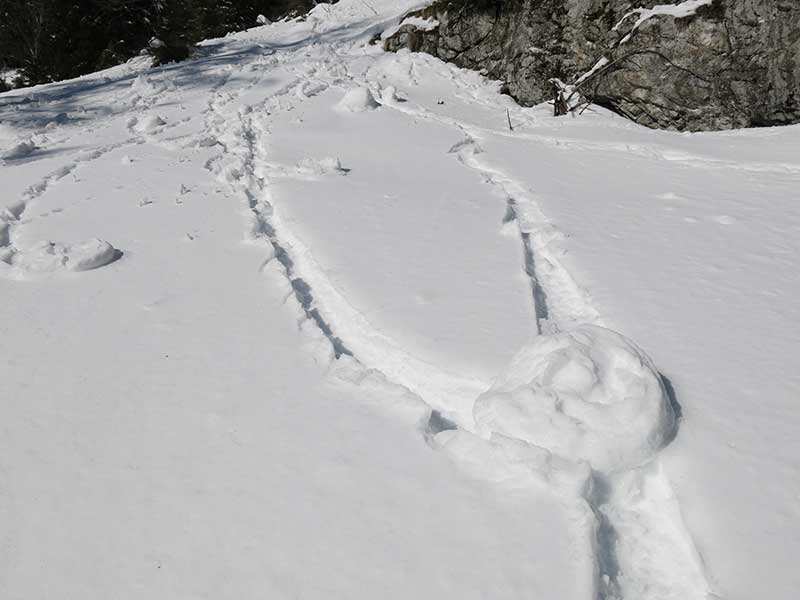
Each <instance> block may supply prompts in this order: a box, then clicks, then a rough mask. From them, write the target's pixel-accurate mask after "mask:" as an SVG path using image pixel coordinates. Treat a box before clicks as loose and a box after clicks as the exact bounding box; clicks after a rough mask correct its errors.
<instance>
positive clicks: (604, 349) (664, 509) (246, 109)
mask: <svg viewBox="0 0 800 600" xmlns="http://www.w3.org/2000/svg"><path fill="white" fill-rule="evenodd" d="M354 39H355V40H358V41H357V42H356V43H352V42H351V44H352V45H350V44H347V43H342V42H338V43H334V42H333V41H331V42H330V43H329V46H327V47H326V44H328V42H326V40H325V34H319V37H318V38H317V39H316V43H315V45H314V50H315V52H316V53H317V55H316V56H315V60H314V62H313V64H314V66H313V67H312V68H311V69H308V68H307V67H306V66H305V64H306V63H302V64H299V65H294V64H292V58H291V55H290V58H284V57H283V56H282V55H281V54H280V51H278V50H277V49H276V50H273V51H272V52H271V54H270V55H269V56H270V57H273V59H272V61H271V62H270V66H271V67H273V68H283V69H285V70H286V71H287V73H292V72H293V69H297V68H298V67H300V68H301V71H300V72H298V73H297V76H296V77H294V76H292V77H291V78H290V81H289V83H288V84H287V85H284V86H282V87H281V88H280V89H279V90H277V91H276V92H275V93H273V94H271V95H269V96H268V97H266V98H264V99H262V100H260V101H258V102H256V103H252V104H251V103H249V102H248V101H242V98H245V97H246V96H247V91H246V90H245V91H244V92H242V93H241V94H239V93H237V92H232V93H231V94H230V96H229V97H228V99H227V101H226V102H223V103H219V102H215V101H212V102H210V103H209V107H210V115H211V118H210V119H209V135H210V136H211V138H212V139H215V140H217V143H219V144H221V145H222V146H223V147H224V149H225V152H224V153H223V154H222V155H220V156H219V157H218V159H217V160H215V161H213V162H211V163H210V164H209V167H208V168H209V169H210V170H212V172H214V173H215V174H216V175H217V176H218V177H219V178H220V179H221V180H223V181H225V182H227V183H228V184H229V185H230V186H231V188H232V189H233V190H234V191H236V192H237V193H238V194H239V195H240V196H241V197H242V198H243V199H244V204H245V206H246V208H247V210H248V211H249V219H250V221H251V225H250V235H251V237H252V239H254V240H256V241H257V240H264V241H266V242H268V245H269V248H270V253H271V258H270V259H268V261H269V260H274V261H276V262H277V263H278V264H279V265H280V270H281V271H282V274H283V277H284V278H285V279H286V281H287V282H288V284H289V286H290V288H291V293H292V295H293V297H294V298H295V300H296V301H297V302H298V303H299V304H300V306H301V307H302V309H303V311H304V313H305V315H306V317H307V318H308V319H309V320H311V321H312V322H313V323H314V324H315V325H316V326H317V327H318V328H319V330H320V331H321V332H322V334H323V335H324V337H325V338H327V340H328V341H329V342H330V344H331V348H332V351H333V354H334V356H335V358H336V359H340V358H343V359H345V360H346V362H347V363H348V365H349V366H348V367H347V368H346V369H345V370H344V371H342V370H341V369H337V368H334V369H333V371H332V373H334V374H335V373H337V372H340V373H341V372H344V373H345V374H346V375H344V376H345V377H348V378H353V375H352V373H353V371H352V369H353V368H355V370H356V371H364V372H367V371H369V372H378V373H380V374H381V376H382V377H385V378H386V380H387V381H389V382H393V383H395V384H398V385H400V386H402V387H403V388H406V389H407V390H409V391H410V392H411V393H413V394H414V395H415V396H416V397H417V398H418V399H419V400H420V401H421V402H423V403H425V404H426V405H427V406H428V407H429V408H430V411H431V412H430V419H429V422H428V425H427V427H426V429H425V435H426V437H427V438H428V440H429V443H430V444H431V445H432V446H433V447H434V448H439V449H441V450H443V451H445V452H448V453H450V454H451V455H453V457H454V459H455V460H456V464H459V463H463V464H464V465H466V467H467V468H474V469H475V470H476V472H477V473H478V474H479V475H480V476H485V477H489V478H490V479H491V478H494V477H497V476H498V472H499V473H501V476H500V477H499V478H500V479H501V480H504V481H508V480H509V479H510V480H512V483H511V485H512V487H513V486H517V485H522V486H527V485H545V486H552V487H553V488H555V489H558V490H560V493H564V494H565V498H567V502H570V503H572V504H573V505H574V508H573V510H574V511H575V514H576V517H575V518H576V522H577V523H581V522H582V523H583V525H581V527H584V528H586V531H587V535H586V538H585V542H586V543H587V544H588V545H589V546H590V547H591V553H592V554H593V559H592V561H593V563H594V566H593V570H594V575H593V577H594V579H595V583H594V591H593V592H592V593H591V596H593V597H596V598H599V599H603V600H618V599H619V600H646V599H653V600H656V599H669V598H675V599H681V600H693V599H702V598H708V597H710V594H711V592H710V588H709V584H708V581H707V578H706V576H705V573H704V567H703V564H702V560H701V559H700V557H699V555H698V553H697V551H696V549H695V548H694V545H693V543H692V540H691V537H690V535H689V533H688V532H687V531H686V528H685V526H684V525H683V521H682V516H681V512H680V506H679V504H678V501H677V499H676V497H675V495H674V493H673V492H672V489H671V487H670V484H669V481H668V479H667V476H666V474H665V473H664V472H663V470H662V469H661V467H660V465H659V462H658V457H657V452H658V450H659V449H660V447H661V446H662V445H663V444H666V443H668V442H669V441H670V440H671V439H672V437H673V436H674V433H675V428H677V420H676V419H677V418H676V415H675V414H674V413H673V407H672V404H671V402H670V398H669V396H668V393H667V390H666V389H665V387H664V382H663V381H662V379H661V376H660V375H659V374H658V373H657V371H655V368H654V367H652V365H651V364H649V359H647V358H646V357H645V356H644V354H643V353H641V351H640V350H638V348H636V347H635V346H633V345H632V344H630V343H629V342H628V341H626V340H624V338H622V337H621V336H618V335H617V334H614V333H612V332H608V331H607V330H605V329H603V328H602V327H599V326H600V325H601V324H602V321H601V319H600V317H599V315H598V313H597V311H596V310H595V309H594V308H593V307H592V305H591V303H590V301H589V300H588V296H587V294H586V293H585V292H584V291H583V290H582V289H581V288H580V286H579V285H578V284H577V283H576V282H575V281H574V279H573V278H572V277H571V275H570V274H569V272H568V271H567V270H566V269H565V268H564V267H563V266H562V265H561V264H560V261H559V258H558V249H557V244H555V245H554V244H553V243H552V242H553V240H558V239H559V237H560V234H559V232H558V231H557V230H556V229H555V228H554V227H552V226H551V225H550V224H549V223H548V222H547V220H546V218H545V217H544V215H543V214H542V213H541V211H540V210H539V207H538V206H537V204H536V201H535V198H533V197H532V195H531V194H530V192H528V191H527V190H526V189H525V186H524V185H523V184H521V183H518V182H516V181H514V179H513V178H512V177H509V176H508V175H506V174H504V173H503V172H502V171H500V170H497V169H495V168H493V167H492V166H490V164H489V163H487V162H484V160H483V156H484V150H483V149H482V147H481V145H480V142H479V140H480V137H481V135H482V133H483V131H482V130H481V128H480V127H477V126H471V125H469V124H468V123H467V122H465V121H459V120H456V119H454V118H452V117H443V116H437V115H435V114H434V113H431V112H429V111H426V110H424V109H421V108H420V109H417V108H414V105H413V103H411V102H405V101H402V100H399V99H398V98H396V97H395V90H394V88H393V87H392V88H389V89H388V90H387V89H386V86H385V81H381V80H379V78H377V77H375V76H374V75H375V72H376V71H378V70H379V69H378V68H376V67H373V68H372V70H370V69H368V70H367V71H366V72H362V74H361V75H360V76H355V75H352V74H351V72H352V71H358V68H357V67H356V68H351V65H350V64H349V62H350V61H353V62H357V61H359V60H363V57H362V56H360V55H359V53H358V51H357V47H358V45H359V43H360V40H363V35H361V36H354ZM284 52H285V53H286V54H288V51H284ZM404 60H406V61H408V62H409V63H410V64H411V66H412V69H413V68H419V67H414V62H415V59H414V58H413V57H408V56H407V57H404ZM302 69H305V72H303V70H302ZM453 81H454V83H456V84H458V83H459V82H458V80H457V79H454V80H453ZM224 86H225V83H223V84H221V87H224ZM354 89H355V90H357V89H362V90H364V91H365V94H366V96H365V97H369V98H372V96H373V95H374V96H375V97H377V98H378V99H379V101H378V102H375V103H374V105H372V101H371V100H370V101H369V102H365V105H364V107H363V110H365V111H371V110H375V109H379V110H382V111H386V110H395V111H397V112H399V113H400V114H402V115H405V116H406V117H408V118H413V119H417V120H423V121H424V120H429V121H431V122H435V123H437V124H439V125H444V126H445V127H449V128H450V129H452V130H453V133H454V134H456V135H460V136H462V137H463V139H462V141H460V142H458V143H456V144H455V145H454V146H453V147H452V148H450V149H449V151H448V152H449V154H451V155H452V156H453V157H455V158H456V159H457V161H458V162H459V163H460V164H461V165H463V167H465V168H466V169H468V170H469V171H472V173H473V176H476V183H477V184H478V185H481V181H482V183H483V184H486V185H487V186H488V187H486V188H485V189H486V190H487V191H488V192H489V193H490V194H491V195H495V196H499V197H501V198H502V200H503V202H504V203H505V206H506V214H505V217H504V218H503V219H502V223H501V222H498V227H514V228H516V230H517V232H516V235H517V236H518V238H519V243H520V246H521V248H520V253H521V255H522V260H521V263H522V269H523V271H524V273H525V275H526V277H527V278H528V280H529V282H530V288H531V296H532V300H533V302H532V308H533V318H534V319H535V321H536V331H537V332H538V337H537V338H536V339H534V341H533V342H531V345H530V347H529V348H528V349H525V350H523V351H522V353H521V355H522V358H521V359H518V360H526V359H527V360H529V361H531V362H532V363H533V364H535V365H536V367H535V368H534V371H536V372H532V373H529V374H528V375H527V376H522V379H520V380H519V381H517V382H516V384H515V386H516V387H515V386H510V387H508V389H505V390H503V391H502V393H500V394H499V395H497V396H495V397H492V389H494V387H496V386H497V385H498V384H497V383H495V386H493V388H492V389H490V390H489V391H488V392H487V391H485V389H484V388H483V387H482V386H481V384H480V383H478V382H476V381H474V380H471V379H470V377H469V375H468V374H466V375H465V376H463V377H459V376H457V375H454V374H453V373H451V372H446V371H444V370H442V369H440V368H439V367H437V366H435V365H431V364H429V363H427V362H426V361H424V360H420V359H418V358H416V357H415V356H414V355H413V353H412V352H410V351H408V350H407V349H405V348H403V347H402V345H401V344H398V343H397V342H396V341H394V340H392V339H391V338H389V337H387V336H386V335H385V334H384V333H382V332H381V331H378V330H376V329H374V327H373V326H372V325H371V324H370V323H369V321H368V319H366V318H365V317H364V315H362V314H361V313H360V312H359V311H358V310H357V309H355V308H354V307H353V306H351V305H350V303H349V302H348V300H347V298H346V297H344V296H343V295H342V294H341V292H340V291H339V290H337V289H336V286H335V285H334V284H333V283H332V282H331V281H329V280H328V279H327V277H326V274H325V268H324V267H322V266H321V265H320V264H318V262H317V261H316V259H315V256H314V249H313V248H310V247H307V246H306V245H305V244H304V242H303V241H301V240H300V238H299V237H297V236H296V235H295V234H293V232H292V231H291V228H290V227H289V226H288V225H287V224H286V223H285V221H284V219H282V218H281V214H280V209H278V208H276V207H275V205H274V202H273V199H272V183H271V179H273V178H275V177H284V178H285V177H289V178H292V177H302V176H303V172H302V169H298V170H297V171H295V172H294V173H292V172H290V171H287V170H286V169H285V168H280V167H278V166H276V165H275V164H272V163H271V162H270V144H271V142H270V133H271V122H272V120H273V118H274V116H275V115H277V114H279V113H281V112H283V113H286V112H287V111H298V109H299V108H301V107H302V104H303V103H304V102H306V101H307V100H308V99H309V98H310V97H315V96H317V95H318V94H323V95H324V96H325V98H326V99H327V100H328V102H329V103H330V104H334V103H336V102H337V101H338V99H339V98H340V97H342V96H343V95H345V94H346V93H347V92H348V91H352V90H354ZM309 90H311V91H312V93H311V94H309V93H308V92H309ZM367 90H369V91H367ZM462 91H463V90H462ZM362 95H363V94H362ZM351 96H352V95H351ZM474 101H477V98H476V99H474ZM350 105H352V102H351V101H349V100H348V107H349V106H350ZM348 110H353V111H354V112H359V111H360V110H361V109H359V107H355V108H354V109H353V108H348ZM501 135H504V136H507V137H513V134H510V133H501ZM387 158H388V157H387ZM323 171H324V169H323ZM286 201H287V202H291V198H288V199H287V200H286ZM454 268H457V266H456V265H454ZM587 326H589V328H588V329H587ZM570 332H573V333H570ZM548 345H549V346H552V348H548ZM526 353H527V354H526ZM543 365H544V366H543ZM514 369H515V367H513V366H512V367H511V368H510V370H509V371H508V372H507V373H506V375H505V376H503V377H506V378H507V379H515V378H519V375H520V374H519V373H515V372H514ZM537 369H538V371H537ZM620 369H622V370H626V369H627V370H628V371H626V372H627V373H628V375H625V376H624V377H623V378H622V379H621V380H620V379H619V378H618V373H617V371H619V370H620ZM524 370H525V369H524V368H523V371H524ZM362 376H363V375H362ZM526 377H527V379H526ZM357 378H358V377H356V379H357ZM559 378H560V380H559ZM587 378H588V380H587ZM626 378H633V380H634V382H633V383H631V381H626V380H625V379H626ZM641 386H644V387H645V388H648V389H647V390H646V392H644V394H645V395H648V394H649V396H648V397H647V398H645V399H644V400H643V402H651V403H652V405H653V406H652V407H650V409H651V411H652V413H653V414H651V415H646V416H645V417H641V415H637V414H633V415H631V414H630V413H631V411H633V412H634V413H635V412H636V411H637V410H638V408H637V407H636V406H633V405H634V404H636V402H638V397H637V395H638V394H641V393H642V391H641V389H640V388H641ZM648 386H649V387H648ZM508 393H521V394H523V395H524V396H525V398H524V399H523V401H527V402H530V403H532V404H533V408H530V407H525V406H519V405H515V406H514V407H513V410H512V412H511V413H510V415H511V416H510V417H509V415H505V416H503V415H502V414H500V413H502V411H503V410H505V409H506V407H505V405H504V396H503V394H508ZM615 395H616V396H615ZM628 395H633V397H634V399H633V402H632V403H631V406H628V407H626V408H625V409H624V410H623V411H622V413H620V415H621V416H620V417H619V419H618V420H615V417H613V415H612V417H611V418H610V419H609V418H608V417H606V416H604V415H602V414H599V416H598V414H595V413H596V411H597V410H600V411H601V412H602V411H607V412H611V411H612V410H613V408H609V406H610V405H614V404H615V403H623V404H624V403H625V402H626V401H628V400H629V398H626V396H628ZM594 396H598V397H597V398H594ZM601 396H602V397H601ZM554 397H555V399H556V404H555V405H552V406H549V408H548V407H545V408H542V407H541V406H536V405H537V403H544V404H545V405H546V404H548V403H551V402H552V401H553V398H554ZM476 398H477V399H478V403H479V404H480V405H481V406H488V407H489V408H487V409H486V410H487V411H488V412H484V413H479V414H476V412H475V409H474V408H473V405H475V406H477V405H478V404H476V402H475V401H476ZM487 398H488V400H487ZM594 402H597V403H598V404H596V405H593V403H594ZM567 403H574V404H575V405H583V406H580V407H579V408H577V409H576V412H575V413H574V414H569V413H570V409H569V408H565V407H564V405H565V404H567ZM512 404H513V403H512ZM589 405H593V406H594V408H593V407H592V406H589ZM587 406H588V407H589V408H588V410H587V408H586V407H587ZM645 410H648V409H645ZM514 411H516V412H514ZM526 411H528V412H529V414H528V415H527V418H530V419H533V420H537V419H549V420H550V422H551V423H556V424H555V425H552V428H553V431H552V432H550V433H548V432H544V433H543V434H542V433H541V432H540V431H539V430H540V429H541V428H542V426H541V424H538V425H534V426H533V428H532V430H531V431H530V432H527V431H522V433H519V434H515V433H514V432H513V431H510V430H509V429H508V427H504V426H503V419H504V418H505V419H506V420H508V419H509V418H511V419H512V420H514V421H516V422H518V421H519V418H520V415H522V417H523V418H525V417H526V415H525V413H526ZM487 415H488V416H487ZM498 415H499V416H498ZM487 418H489V422H487V421H486V419H487ZM582 419H583V421H582ZM592 419H600V423H599V424H594V423H592V422H591V421H592ZM648 419H649V420H650V422H646V421H647V420H648ZM559 420H566V421H569V420H573V421H576V422H577V429H574V430H573V429H570V426H569V425H563V424H562V425H559V424H558V422H559ZM606 421H608V422H606ZM643 421H644V423H643ZM562 426H563V427H564V429H563V430H561V429H559V428H560V427H562ZM626 426H629V427H632V428H636V427H642V428H643V431H641V432H639V431H636V430H635V429H634V430H631V431H621V430H620V428H621V427H626ZM544 427H545V428H546V427H548V426H547V425H545V426H544ZM594 427H599V429H598V431H597V432H594V431H591V430H592V429H593V428H594ZM512 429H513V427H512ZM523 429H524V428H523ZM587 429H588V430H589V433H588V434H587V433H586V432H585V430H587ZM528 433H530V435H528ZM540 435H541V436H542V437H539V436H540ZM551 435H552V436H553V437H555V438H558V437H560V436H563V437H568V436H571V435H572V436H575V440H574V444H572V446H571V449H569V450H564V448H567V446H570V444H569V443H566V445H565V446H564V448H562V447H561V441H559V440H557V439H554V440H550V439H548V438H549V437H551ZM627 436H630V437H632V438H637V437H641V438H642V439H636V440H634V441H631V442H630V444H628V445H626V444H624V443H623V444H620V448H614V447H613V446H614V444H615V439H617V438H623V439H624V438H626V437H627ZM585 438H586V439H585ZM604 445H609V446H611V448H606V447H604ZM584 446H585V447H584ZM575 447H578V448H581V447H583V449H579V450H577V451H575V450H574V448H575ZM606 454H608V456H606ZM586 511H588V512H586Z"/></svg>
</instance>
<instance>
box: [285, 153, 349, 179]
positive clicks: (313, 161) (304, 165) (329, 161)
mask: <svg viewBox="0 0 800 600" xmlns="http://www.w3.org/2000/svg"><path fill="white" fill-rule="evenodd" d="M348 170H349V169H345V168H344V167H343V166H342V163H341V161H340V160H339V159H338V158H334V157H332V156H326V157H324V158H308V157H306V158H303V159H301V160H300V161H299V162H298V163H297V172H298V173H299V174H302V175H330V174H338V175H345V174H347V172H348Z"/></svg>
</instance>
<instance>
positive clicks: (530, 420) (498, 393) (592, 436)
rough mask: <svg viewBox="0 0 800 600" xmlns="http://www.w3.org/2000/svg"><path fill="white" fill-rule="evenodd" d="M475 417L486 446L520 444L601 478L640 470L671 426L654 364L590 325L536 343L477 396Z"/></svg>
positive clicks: (666, 438) (668, 406) (626, 342)
mask: <svg viewBox="0 0 800 600" xmlns="http://www.w3.org/2000/svg"><path fill="white" fill-rule="evenodd" d="M473 415H474V418H475V422H476V427H477V431H478V433H479V434H480V435H481V436H482V437H484V438H485V439H491V438H493V437H494V436H497V435H501V436H506V437H509V438H514V439H519V440H524V441H525V442H528V443H530V444H534V445H536V446H540V447H542V448H545V449H547V450H549V451H551V452H552V453H553V454H554V455H557V456H560V457H563V458H567V459H569V460H574V461H587V462H588V463H589V464H590V465H591V466H592V467H593V468H595V469H598V470H601V471H605V472H612V471H617V470H620V469H627V468H632V467H636V466H639V465H641V464H642V463H643V462H645V461H646V460H647V459H649V458H650V457H651V456H653V455H654V454H655V453H656V452H657V451H658V450H659V449H660V448H662V447H663V446H664V445H665V444H666V443H667V442H668V441H669V436H670V435H671V434H672V432H673V430H674V426H675V415H674V413H673V410H672V405H671V403H670V399H669V397H668V395H667V392H666V389H665V387H664V384H663V382H662V379H661V377H660V375H659V374H658V372H657V371H656V369H655V367H654V366H653V363H652V361H651V360H650V359H649V358H648V357H647V356H646V355H645V354H644V352H643V351H642V350H640V349H639V348H638V347H636V346H635V345H634V344H633V342H631V341H629V340H627V339H626V338H624V337H623V336H622V335H620V334H618V333H616V332H614V331H611V330H609V329H605V328H602V327H597V326H593V325H582V326H579V327H577V328H575V329H573V330H572V331H568V332H563V333H557V334H555V335H547V336H540V337H537V338H536V339H535V340H534V341H533V342H532V343H530V344H529V345H527V346H526V347H524V348H523V349H522V350H521V351H520V352H519V353H518V354H517V355H516V356H515V357H514V359H513V360H512V361H511V364H510V365H509V367H508V368H507V369H506V370H505V371H504V372H503V373H501V374H500V376H499V377H498V378H497V380H496V381H495V383H494V384H493V386H492V387H491V388H490V389H489V390H488V391H487V392H485V393H483V394H482V395H481V396H479V397H478V399H477V400H476V402H475V406H474V409H473Z"/></svg>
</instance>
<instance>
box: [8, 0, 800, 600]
mask: <svg viewBox="0 0 800 600" xmlns="http://www.w3.org/2000/svg"><path fill="white" fill-rule="evenodd" d="M416 4H417V3H415V2H412V1H403V0H380V1H378V2H363V1H362V0H342V1H341V2H339V3H338V4H336V5H333V6H327V5H320V6H318V7H317V8H316V9H314V11H312V12H311V13H310V14H309V16H308V18H307V19H306V20H305V21H300V22H285V23H276V24H272V25H269V26H265V27H261V28H257V29H253V30H250V31H248V32H244V33H241V34H238V35H234V36H230V37H228V38H225V39H223V40H213V41H210V42H207V43H206V44H204V45H203V47H202V49H201V51H200V53H199V55H198V57H197V58H196V59H194V60H192V61H189V62H187V63H184V64H179V65H171V66H167V67H163V68H160V69H152V70H150V69H147V67H146V65H144V64H143V63H141V62H137V61H134V62H131V63H129V64H127V65H123V66H121V67H116V68H114V69H111V70H109V71H105V72H103V73H99V74H96V75H92V76H89V77H86V78H82V79H79V80H75V81H70V82H64V83H59V84H53V85H50V86H43V87H39V88H34V89H30V90H18V91H15V92H12V93H8V94H5V95H2V96H0V152H2V154H0V156H2V161H3V164H2V165H1V166H0V183H2V194H3V196H2V198H1V199H0V308H1V309H2V312H1V313H0V339H2V343H3V360H2V362H0V390H2V391H1V392H0V403H2V408H3V415H4V419H3V428H2V437H0V444H1V445H0V450H2V452H0V467H2V468H0V514H2V522H3V523H4V525H3V528H2V529H1V530H0V565H2V566H0V592H1V593H0V595H2V597H3V598H47V597H59V598H61V597H80V598H107V597H112V596H113V597H115V598H116V597H118V598H152V597H170V598H215V599H216V598H237V599H238V598H251V597H252V598H264V597H269V598H320V597H331V598H360V597H361V598H374V597H397V598H408V597H414V598H530V597H533V598H559V599H570V598H575V599H586V600H590V599H591V600H593V599H594V598H602V599H605V600H612V599H621V600H662V599H673V598H674V599H676V600H677V599H680V600H690V599H695V598H698V599H703V598H714V597H722V598H731V599H742V600H744V599H749V598H755V597H765V598H766V597H769V598H774V599H787V600H788V599H789V598H793V597H794V595H795V591H796V589H799V588H800V579H798V574H797V571H796V569H795V568H794V567H793V559H792V557H794V556H796V555H797V554H798V553H800V513H799V512H798V509H797V506H798V500H800V464H799V461H800V442H798V441H797V439H798V433H800V422H799V421H798V412H797V409H796V405H797V401H798V397H799V396H800V375H798V373H797V369H796V366H795V364H796V357H797V356H798V355H800V311H798V308H797V302H796V301H795V298H796V296H797V294H798V292H800V275H798V272H799V270H798V258H797V257H798V251H800V248H799V247H798V246H800V208H798V192H799V191H800V161H798V160H797V157H798V156H800V130H799V129H797V128H784V129H774V130H753V131H747V132H733V133H726V134H713V135H680V134H671V133H664V132H653V131H649V130H645V129H642V128H639V127H637V126H634V125H631V124H629V123H627V122H625V121H622V120H620V119H619V118H616V117H613V116H612V115H609V114H607V113H605V112H602V111H587V112H585V113H584V114H583V115H582V116H581V117H580V118H575V119H568V118H563V119H554V118H552V117H551V116H550V115H549V108H548V107H546V106H543V107H538V108H534V109H522V108H520V107H518V106H516V105H515V104H514V103H513V102H512V101H511V100H510V99H509V98H507V97H504V96H500V95H499V94H498V93H497V89H498V86H497V85H496V84H495V83H492V82H487V81H485V80H484V79H482V78H481V77H480V76H479V75H478V74H475V73H470V72H466V71H461V70H459V69H456V68H453V67H451V66H448V65H445V64H443V63H441V62H439V61H438V60H436V59H433V58H431V57H429V56H425V55H414V54H409V53H403V52H401V53H398V54H386V53H383V52H382V51H381V50H380V48H379V45H373V44H370V43H369V42H370V40H372V39H374V38H375V37H376V36H378V35H379V34H380V33H381V32H382V31H383V30H384V29H386V28H389V27H392V26H395V25H396V24H397V23H398V20H399V19H400V17H401V16H402V14H404V13H405V12H406V11H407V10H409V9H411V8H413V7H414V6H415V5H416Z"/></svg>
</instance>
